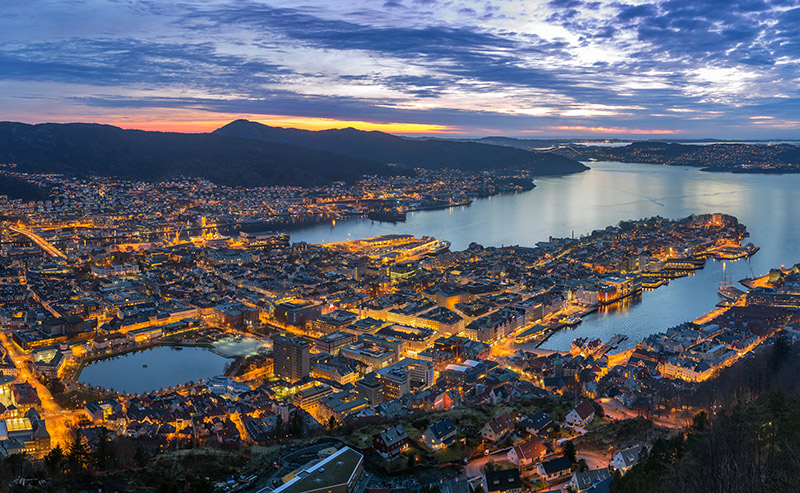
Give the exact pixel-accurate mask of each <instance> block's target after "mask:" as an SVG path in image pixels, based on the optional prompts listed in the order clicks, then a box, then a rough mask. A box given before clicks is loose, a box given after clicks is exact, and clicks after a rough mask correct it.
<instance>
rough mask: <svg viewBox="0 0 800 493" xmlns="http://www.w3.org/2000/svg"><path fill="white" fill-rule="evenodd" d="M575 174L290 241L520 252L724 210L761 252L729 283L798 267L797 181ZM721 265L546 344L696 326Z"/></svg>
mask: <svg viewBox="0 0 800 493" xmlns="http://www.w3.org/2000/svg"><path fill="white" fill-rule="evenodd" d="M587 164H588V165H589V166H590V167H591V168H592V169H591V170H589V171H586V172H583V173H579V174H576V175H570V176H563V177H546V178H539V179H537V180H536V188H535V189H533V190H531V191H529V192H523V193H519V194H513V195H504V196H495V197H491V198H488V199H481V200H476V201H475V202H473V204H472V205H471V206H467V207H458V208H452V209H445V210H439V211H422V212H414V213H410V214H409V215H408V220H407V221H406V222H405V223H397V224H390V223H378V222H373V221H370V220H367V219H359V220H349V221H336V226H335V227H334V226H332V225H330V224H322V225H315V226H312V227H308V228H305V229H302V230H300V231H296V232H293V233H292V241H306V242H309V243H320V242H325V241H342V240H347V239H358V238H368V237H372V236H378V235H382V234H389V233H408V234H414V235H416V236H421V235H430V236H434V237H436V238H439V239H446V240H449V241H450V242H452V249H453V250H462V249H464V248H466V247H467V246H468V245H469V243H470V242H473V241H474V242H477V243H480V244H482V245H484V246H490V245H493V246H502V245H523V246H534V245H535V244H536V242H539V241H546V240H547V239H548V238H549V237H550V236H551V235H552V236H554V237H564V236H571V235H572V234H573V233H574V234H575V235H576V236H579V235H582V234H588V233H590V232H591V231H592V230H595V229H602V228H605V227H606V226H609V225H615V224H617V223H618V222H619V221H621V220H626V219H640V218H644V217H651V216H656V215H658V216H662V217H668V218H671V219H677V218H681V217H685V216H688V215H690V214H702V213H712V212H722V213H725V214H731V215H733V216H736V217H737V218H739V220H740V221H741V222H742V223H744V224H745V225H746V226H747V229H748V231H749V232H750V234H751V237H750V238H748V239H746V240H745V242H750V241H752V242H753V243H754V244H756V245H758V246H760V247H761V250H760V251H759V252H758V253H757V254H756V255H755V256H754V257H752V259H751V261H749V262H748V261H738V262H732V263H731V262H729V263H728V272H729V273H730V274H731V277H732V279H733V280H734V282H735V281H737V280H739V279H743V278H745V277H752V276H753V275H762V274H766V273H767V272H768V271H769V269H771V268H774V267H779V266H781V265H793V264H795V263H798V262H800V222H798V220H797V215H796V213H797V211H800V193H798V190H800V175H798V174H793V175H754V174H732V173H707V172H703V171H700V170H698V169H696V168H680V167H672V166H657V165H648V164H627V163H603V162H598V163H587ZM721 277H722V264H721V263H719V262H713V261H709V262H708V263H707V264H706V268H705V269H703V270H699V271H697V273H696V275H694V276H690V277H687V278H683V279H678V280H674V281H672V282H670V284H669V286H663V287H661V288H658V289H657V290H654V291H646V292H644V293H643V295H642V299H641V301H638V302H634V303H631V304H630V305H629V306H627V307H624V308H623V309H620V310H616V311H611V312H605V313H597V314H592V315H589V316H587V317H585V318H584V322H583V323H582V324H581V325H579V326H578V327H577V328H576V329H574V330H567V331H562V332H559V333H557V334H555V335H554V336H553V337H551V338H550V339H549V340H548V341H547V342H546V343H545V344H544V345H543V346H542V347H544V348H547V349H558V350H564V349H568V348H569V345H570V343H571V342H572V340H573V339H574V338H575V337H600V338H602V339H603V340H607V339H608V338H610V337H611V336H612V335H613V334H616V333H622V334H625V335H627V336H628V337H629V339H628V341H626V342H625V345H624V346H623V347H629V346H631V345H634V344H636V343H637V342H639V341H641V340H642V339H643V338H644V337H646V336H647V335H649V334H652V333H655V332H659V331H663V330H665V329H667V328H669V327H672V326H675V325H678V324H680V323H682V322H685V321H689V320H694V319H696V318H698V317H700V316H701V315H703V314H705V313H707V312H709V311H711V310H713V309H714V305H715V304H716V303H717V302H719V300H720V298H719V297H718V295H717V285H718V284H719V282H720V280H721Z"/></svg>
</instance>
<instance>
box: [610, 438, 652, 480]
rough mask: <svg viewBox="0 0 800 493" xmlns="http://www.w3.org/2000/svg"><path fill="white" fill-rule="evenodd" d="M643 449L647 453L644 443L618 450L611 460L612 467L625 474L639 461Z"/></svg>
mask: <svg viewBox="0 0 800 493" xmlns="http://www.w3.org/2000/svg"><path fill="white" fill-rule="evenodd" d="M643 449H644V451H645V453H646V451H647V449H646V448H645V446H644V445H635V446H633V447H629V448H626V449H625V450H622V451H620V452H618V453H617V455H615V456H614V458H613V459H612V460H611V467H612V468H614V469H616V470H617V471H619V473H620V474H622V475H623V476H624V475H625V473H627V472H628V471H629V470H630V468H631V467H633V466H635V465H636V464H638V463H639V457H640V456H641V455H642V450H643Z"/></svg>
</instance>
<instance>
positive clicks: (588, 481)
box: [569, 468, 611, 493]
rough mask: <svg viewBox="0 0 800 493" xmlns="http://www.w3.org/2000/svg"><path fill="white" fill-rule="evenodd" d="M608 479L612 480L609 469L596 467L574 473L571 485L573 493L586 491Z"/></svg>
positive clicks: (608, 480)
mask: <svg viewBox="0 0 800 493" xmlns="http://www.w3.org/2000/svg"><path fill="white" fill-rule="evenodd" d="M606 481H607V482H609V483H610V482H611V473H610V472H609V471H608V469H607V468H606V469H594V470H591V471H583V472H576V473H575V474H573V475H572V479H570V481H569V487H570V489H571V490H572V492H573V493H584V492H587V491H590V490H591V489H592V488H594V487H596V486H598V485H600V484H601V483H603V482H606Z"/></svg>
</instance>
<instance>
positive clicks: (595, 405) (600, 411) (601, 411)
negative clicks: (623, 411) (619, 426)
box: [589, 399, 606, 418]
mask: <svg viewBox="0 0 800 493" xmlns="http://www.w3.org/2000/svg"><path fill="white" fill-rule="evenodd" d="M589 403H590V404H591V405H592V407H593V408H594V414H595V416H597V417H598V418H602V417H604V416H605V415H606V412H605V409H603V406H601V405H600V403H599V402H597V401H596V400H594V399H589Z"/></svg>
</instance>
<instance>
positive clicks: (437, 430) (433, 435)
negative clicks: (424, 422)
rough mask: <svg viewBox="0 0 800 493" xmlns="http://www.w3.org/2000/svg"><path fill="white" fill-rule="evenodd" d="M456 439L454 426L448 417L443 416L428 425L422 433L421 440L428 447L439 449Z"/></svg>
mask: <svg viewBox="0 0 800 493" xmlns="http://www.w3.org/2000/svg"><path fill="white" fill-rule="evenodd" d="M455 439H456V427H455V425H454V424H453V422H452V421H450V418H444V419H443V420H441V421H437V422H436V423H433V424H432V425H430V426H429V427H428V428H427V429H425V431H424V432H423V433H422V437H421V442H422V443H423V444H424V445H425V446H426V447H428V448H431V449H433V450H440V449H443V448H445V447H447V446H449V445H450V444H451V443H453V442H454V441H455Z"/></svg>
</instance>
